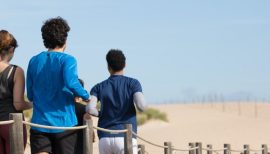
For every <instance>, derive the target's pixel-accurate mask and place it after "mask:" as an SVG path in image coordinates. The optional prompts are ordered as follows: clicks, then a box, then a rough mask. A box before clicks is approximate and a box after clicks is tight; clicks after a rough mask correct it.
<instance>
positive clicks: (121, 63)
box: [106, 49, 126, 71]
mask: <svg viewBox="0 0 270 154" xmlns="http://www.w3.org/2000/svg"><path fill="white" fill-rule="evenodd" d="M106 60H107V63H108V66H109V67H110V68H111V69H112V70H113V71H121V70H122V69H124V67H125V65H126V57H125V55H124V54H123V52H122V51H121V50H119V49H111V50H109V52H108V53H107V55H106Z"/></svg>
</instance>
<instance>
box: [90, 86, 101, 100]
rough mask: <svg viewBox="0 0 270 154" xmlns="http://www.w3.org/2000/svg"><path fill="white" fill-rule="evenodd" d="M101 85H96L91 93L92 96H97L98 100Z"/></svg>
mask: <svg viewBox="0 0 270 154" xmlns="http://www.w3.org/2000/svg"><path fill="white" fill-rule="evenodd" d="M98 85H99V84H97V85H95V86H94V87H93V88H92V89H91V91H90V95H93V96H96V97H97V99H98V100H99V97H98V94H99V86H98Z"/></svg>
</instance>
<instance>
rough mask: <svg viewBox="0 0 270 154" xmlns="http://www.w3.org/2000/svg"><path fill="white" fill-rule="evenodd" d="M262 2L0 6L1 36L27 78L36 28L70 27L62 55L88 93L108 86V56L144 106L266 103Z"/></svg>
mask: <svg viewBox="0 0 270 154" xmlns="http://www.w3.org/2000/svg"><path fill="white" fill-rule="evenodd" d="M269 8H270V1H268V0H258V1H254V0H224V1H217V0H211V1H210V0H205V1H201V0H197V1H195V0H186V1H184V0H168V1H165V0H136V1H130V0H102V1H91V0H89V1H86V0H81V1H67V0H57V1H56V0H46V1H37V0H23V1H15V0H8V1H2V2H1V5H0V29H6V30H8V31H10V32H11V33H12V34H14V36H15V37H16V39H17V40H18V43H19V47H18V48H17V50H16V54H15V57H14V58H13V60H12V63H14V64H17V65H19V66H21V67H23V69H24V70H25V71H26V70H27V65H28V61H29V59H30V58H31V57H32V56H33V55H36V54H38V53H39V52H41V51H44V50H46V49H45V48H44V46H43V42H42V38H41V32H40V28H41V26H42V24H43V22H44V21H45V20H46V19H48V18H52V17H57V16H61V17H63V18H64V19H66V20H67V21H68V23H69V25H70V27H71V31H70V33H69V38H68V47H67V51H66V53H68V54H71V55H74V56H75V57H76V58H77V60H78V71H79V76H80V77H81V78H82V79H83V80H85V82H86V89H87V90H88V91H89V90H90V88H91V87H92V86H94V84H96V83H98V82H101V81H103V80H104V79H106V78H108V76H109V74H108V72H107V66H106V61H105V55H106V53H107V51H108V50H109V49H111V48H118V49H121V50H123V52H124V53H125V55H126V57H127V67H126V70H125V74H126V75H127V76H131V77H134V78H137V79H138V80H139V81H140V82H141V84H142V86H143V90H144V94H145V96H146V99H147V101H148V102H149V103H162V102H168V101H182V100H193V99H202V98H205V97H214V96H216V97H217V96H218V97H219V96H223V97H226V98H235V99H245V98H247V97H249V98H250V99H266V100H270V78H269V77H270V69H269V66H270V65H269V60H270V43H269V41H270V9H269Z"/></svg>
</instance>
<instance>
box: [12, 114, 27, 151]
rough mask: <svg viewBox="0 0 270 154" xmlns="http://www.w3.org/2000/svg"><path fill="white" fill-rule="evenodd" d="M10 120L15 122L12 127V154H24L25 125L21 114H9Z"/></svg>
mask: <svg viewBox="0 0 270 154" xmlns="http://www.w3.org/2000/svg"><path fill="white" fill-rule="evenodd" d="M9 119H10V120H14V123H13V124H11V125H10V126H11V127H10V132H9V138H10V153H11V154H23V153H24V147H23V123H22V120H23V118H22V114H21V113H11V114H9Z"/></svg>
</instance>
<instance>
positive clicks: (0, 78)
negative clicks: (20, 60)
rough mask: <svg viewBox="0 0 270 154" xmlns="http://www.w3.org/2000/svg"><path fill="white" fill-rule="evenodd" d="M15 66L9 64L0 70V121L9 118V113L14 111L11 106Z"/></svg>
mask: <svg viewBox="0 0 270 154" xmlns="http://www.w3.org/2000/svg"><path fill="white" fill-rule="evenodd" d="M16 67H17V66H13V65H9V66H7V67H6V68H5V69H4V70H3V71H1V72H0V89H1V90H0V121H5V120H9V113H16V112H19V111H17V110H16V109H15V108H14V106H13V80H14V74H15V70H16Z"/></svg>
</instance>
